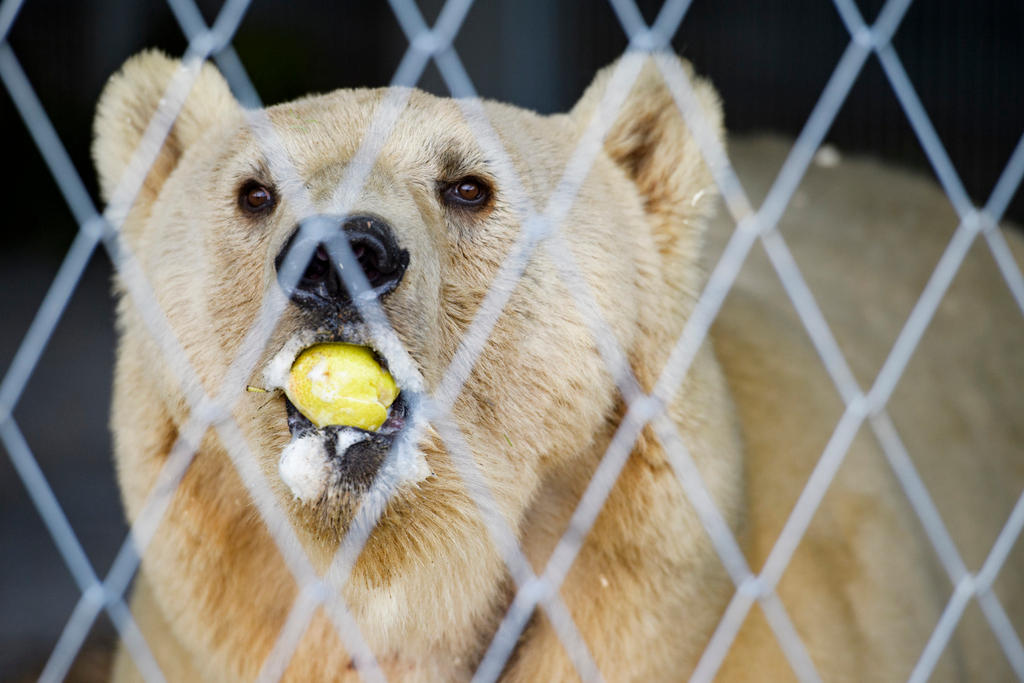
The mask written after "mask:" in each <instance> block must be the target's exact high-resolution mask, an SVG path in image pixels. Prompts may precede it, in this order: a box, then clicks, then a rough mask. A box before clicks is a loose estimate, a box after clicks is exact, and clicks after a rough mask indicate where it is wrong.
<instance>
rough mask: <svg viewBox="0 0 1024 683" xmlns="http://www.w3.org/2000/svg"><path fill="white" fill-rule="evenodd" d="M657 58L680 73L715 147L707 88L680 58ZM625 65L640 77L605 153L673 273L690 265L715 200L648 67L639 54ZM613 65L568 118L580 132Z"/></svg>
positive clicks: (717, 132) (713, 100) (716, 122)
mask: <svg viewBox="0 0 1024 683" xmlns="http://www.w3.org/2000/svg"><path fill="white" fill-rule="evenodd" d="M657 58H658V59H669V60H673V61H674V62H676V63H677V64H680V65H681V66H682V68H683V70H684V71H685V72H686V75H687V77H688V78H689V80H690V83H691V85H692V86H693V91H694V94H695V95H696V97H697V101H698V102H699V103H700V106H701V109H702V111H703V114H704V120H705V122H706V123H707V129H708V130H709V131H710V132H711V133H712V134H713V135H714V136H715V137H717V138H718V139H719V140H721V139H722V107H721V104H720V102H719V100H718V95H717V94H716V93H715V91H714V89H713V88H712V87H711V85H710V84H709V83H708V82H707V81H705V80H703V79H700V78H697V77H696V76H695V75H694V73H693V67H691V66H690V64H689V63H687V62H685V61H683V60H681V59H679V58H678V57H675V56H674V55H668V54H663V55H658V57H657ZM627 59H628V60H639V64H637V66H639V67H640V74H639V76H638V78H637V79H636V82H635V83H634V84H633V87H632V89H631V90H630V92H629V94H628V95H627V96H626V99H625V102H624V103H623V105H622V108H621V109H620V110H619V113H618V116H617V117H616V120H615V123H613V124H612V126H611V128H610V129H609V130H608V133H607V135H606V136H605V139H604V149H605V152H606V153H607V154H608V156H610V157H611V159H612V160H613V161H615V163H616V164H618V166H619V167H620V168H622V169H623V170H624V171H625V173H626V175H628V176H629V177H630V179H631V180H632V181H633V182H634V183H635V184H636V186H637V189H638V190H639V191H640V195H641V196H642V197H643V200H644V207H645V209H646V211H647V213H648V216H649V217H650V219H651V227H652V229H653V230H654V237H655V240H656V241H657V244H658V248H659V250H660V251H661V253H662V256H663V257H664V265H665V266H666V268H667V269H670V272H671V271H674V270H675V269H676V268H679V267H685V266H687V265H690V264H692V263H695V262H696V259H697V256H698V254H699V251H700V247H701V243H702V238H703V232H704V223H705V221H706V219H707V218H708V217H709V216H710V214H711V213H712V211H713V209H714V205H715V200H716V198H717V197H718V192H717V188H716V186H715V184H714V182H712V178H711V172H710V170H709V169H708V167H707V165H706V164H705V163H704V159H703V157H702V156H701V153H700V148H699V145H698V144H697V141H696V140H695V139H694V137H693V135H692V134H691V131H690V129H689V127H688V126H687V125H686V122H685V121H684V120H683V115H682V112H681V111H680V110H679V107H678V106H677V105H676V103H675V100H674V99H673V97H672V93H671V91H670V90H669V88H668V86H667V85H666V83H665V80H664V78H663V77H662V74H661V71H660V70H659V69H658V66H657V64H655V62H654V59H653V58H651V57H650V56H647V55H644V54H638V53H630V54H627V55H626V56H624V57H622V58H621V60H627ZM621 60H620V61H621ZM619 64H620V62H616V63H615V64H612V65H611V66H607V67H605V68H604V69H602V70H601V71H600V72H598V74H597V76H596V77H595V78H594V81H593V83H591V85H590V87H588V88H587V91H586V92H585V93H584V94H583V97H582V98H580V101H579V102H578V103H577V104H576V106H575V107H573V110H572V112H570V116H571V117H572V118H573V119H575V120H576V122H577V125H578V126H580V129H581V130H582V129H583V128H584V127H585V126H587V125H588V124H589V123H590V120H591V118H592V117H593V115H594V114H595V112H597V110H598V107H599V105H600V103H601V100H602V98H603V97H604V96H605V92H606V90H607V89H608V87H609V84H610V82H611V78H612V73H613V72H614V70H615V68H616V67H617V66H618V65H619ZM673 66H674V65H673ZM676 272H678V271H676Z"/></svg>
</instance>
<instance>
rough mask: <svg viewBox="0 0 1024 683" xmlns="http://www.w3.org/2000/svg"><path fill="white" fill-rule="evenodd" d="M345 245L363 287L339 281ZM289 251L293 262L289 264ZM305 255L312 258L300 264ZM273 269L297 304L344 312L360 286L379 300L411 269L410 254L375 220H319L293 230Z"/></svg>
mask: <svg viewBox="0 0 1024 683" xmlns="http://www.w3.org/2000/svg"><path fill="white" fill-rule="evenodd" d="M343 240H344V241H347V242H348V245H349V247H350V248H351V255H352V257H353V258H354V261H352V262H350V263H352V264H358V266H359V269H360V270H361V271H362V275H363V277H364V278H365V283H363V282H359V280H360V278H358V277H355V276H353V277H349V278H344V277H342V275H341V273H342V272H343V271H344V265H345V263H346V261H347V260H348V259H347V255H346V253H345V248H344V244H343V242H342V241H343ZM314 244H315V246H314ZM293 251H294V252H295V256H293V257H292V258H289V257H288V255H289V254H290V253H292V252H293ZM305 253H309V254H310V255H309V256H308V257H307V258H305V259H303V258H302V257H303V256H304V255H305ZM274 264H275V266H276V267H277V279H278V282H280V283H281V286H282V287H283V288H284V290H285V292H287V293H288V295H289V296H290V297H291V298H292V300H293V301H295V302H296V303H298V304H300V305H304V306H316V307H322V306H325V305H326V306H347V305H349V304H351V302H352V297H353V295H355V294H358V293H359V292H360V289H361V287H362V286H364V285H368V286H369V289H370V290H371V291H372V292H373V293H374V294H376V295H377V296H382V295H384V294H386V293H387V292H390V291H391V290H393V289H394V288H395V287H397V286H398V283H399V282H400V281H401V280H402V276H403V275H405V269H406V267H407V266H408V265H409V252H407V251H405V250H404V249H400V248H399V246H398V241H397V240H396V239H395V233H394V231H393V230H392V229H391V226H389V225H388V224H387V223H385V222H384V221H382V220H380V219H379V218H375V217H373V216H351V217H349V218H345V219H343V220H338V219H331V218H327V217H319V216H318V217H316V218H315V219H311V220H309V221H307V226H306V229H305V230H304V231H303V230H302V229H301V228H296V230H295V232H293V233H292V234H291V236H290V237H289V238H288V241H287V242H285V244H284V247H282V249H281V251H280V253H278V255H277V258H276V259H275V260H274ZM300 270H301V273H300ZM350 272H351V271H350Z"/></svg>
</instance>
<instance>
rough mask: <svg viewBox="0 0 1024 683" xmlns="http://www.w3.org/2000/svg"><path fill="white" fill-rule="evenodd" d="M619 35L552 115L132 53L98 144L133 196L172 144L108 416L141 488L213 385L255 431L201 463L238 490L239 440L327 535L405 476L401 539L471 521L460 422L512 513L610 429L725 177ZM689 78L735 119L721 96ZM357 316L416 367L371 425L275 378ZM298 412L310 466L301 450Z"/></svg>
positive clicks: (363, 337)
mask: <svg viewBox="0 0 1024 683" xmlns="http://www.w3.org/2000/svg"><path fill="white" fill-rule="evenodd" d="M625 59H626V60H631V61H630V62H629V63H627V64H626V68H624V69H623V72H622V73H625V74H627V75H628V74H629V73H630V71H631V70H632V71H633V72H635V73H638V74H639V75H638V77H637V79H636V81H635V83H634V84H633V85H632V86H631V88H629V89H628V91H627V90H622V91H621V92H615V91H614V90H615V89H609V87H608V85H609V82H610V81H611V79H612V75H613V69H614V67H609V69H606V70H605V71H603V72H601V73H600V74H599V75H598V76H597V78H596V79H595V81H594V83H593V84H592V85H591V86H590V88H589V89H588V91H587V92H586V93H585V94H584V96H583V98H582V99H581V101H580V102H579V103H578V104H577V105H576V107H575V108H574V109H573V110H572V111H571V112H569V113H568V114H558V115H552V116H541V115H538V114H535V113H532V112H528V111H524V110H522V109H519V108H516V107H512V106H507V105H503V104H498V103H494V102H486V101H484V102H480V101H472V102H460V101H457V100H451V99H444V98H438V97H434V96H431V95H428V94H425V93H422V92H419V91H416V90H403V89H378V90H343V91H337V92H334V93H330V94H327V95H318V96H312V97H307V98H303V99H300V100H297V101H294V102H291V103H288V104H281V105H277V106H273V107H270V108H268V109H266V110H263V111H260V112H248V111H244V110H243V109H242V108H241V107H240V106H239V105H238V104H237V103H236V101H235V99H234V98H233V97H232V95H231V93H230V91H229V89H228V86H227V84H226V83H225V81H224V80H223V78H222V77H221V76H220V75H219V74H218V73H217V72H216V71H215V70H214V69H213V68H212V67H211V66H209V65H205V66H202V67H201V68H200V67H196V68H195V69H194V70H192V71H190V70H189V67H187V66H182V65H181V64H180V63H179V62H177V61H175V60H171V59H169V58H167V57H164V56H162V55H161V54H158V53H155V52H150V53H145V54H142V55H140V56H138V57H136V58H134V59H132V60H131V61H129V62H128V63H127V64H126V65H125V66H124V68H123V69H122V71H121V72H120V73H119V74H118V75H116V76H115V77H114V78H112V79H111V82H110V84H109V85H108V86H107V89H106V91H105V92H104V95H103V97H102V100H101V103H100V106H99V112H98V116H97V120H96V141H95V146H94V157H95V161H96V165H97V168H98V170H99V175H100V182H101V187H102V191H103V193H104V195H105V197H106V198H107V199H108V200H110V199H114V200H115V201H117V200H118V198H119V197H120V195H119V194H118V193H121V194H124V192H125V187H130V184H131V178H132V174H133V172H135V173H137V171H136V170H135V169H136V166H137V165H138V163H139V161H138V159H139V158H143V157H144V154H145V150H146V149H151V150H152V151H154V152H156V155H155V162H154V163H153V165H152V166H151V168H150V170H149V172H148V175H146V177H145V180H144V182H143V183H142V185H141V187H140V188H139V190H138V192H137V194H136V195H135V196H134V202H133V203H132V204H131V208H130V210H128V211H127V212H126V213H125V215H124V222H123V227H122V229H121V233H122V235H121V239H122V242H123V245H124V247H125V250H124V251H125V254H126V256H127V258H129V260H130V261H131V263H132V264H134V265H132V267H131V268H128V269H127V270H123V271H122V273H121V275H120V276H119V281H118V290H119V292H120V294H121V299H120V307H119V326H120V333H121V335H122V341H121V347H120V351H119V361H118V375H117V388H116V398H115V415H114V431H115V437H116V439H117V445H118V458H119V468H120V473H121V477H122V484H123V486H124V488H125V495H126V500H127V503H128V507H129V510H130V512H137V510H138V508H139V506H140V505H141V503H142V501H143V499H144V493H145V492H146V491H147V490H148V486H142V485H139V486H135V485H133V484H132V483H131V482H126V478H131V477H135V476H141V475H136V474H134V473H135V472H136V471H138V470H139V469H140V468H141V469H144V470H146V471H147V472H149V474H147V475H146V477H148V479H145V478H144V481H145V482H147V483H151V482H152V480H153V477H154V476H155V474H154V473H155V469H153V468H154V467H155V464H158V463H159V462H160V461H161V457H162V456H164V455H166V453H160V452H159V450H160V446H159V444H157V441H158V439H157V437H155V436H152V434H156V433H162V434H165V435H166V434H171V435H177V434H179V433H180V432H181V430H183V429H184V427H185V425H186V424H187V423H188V421H189V418H190V416H194V415H195V408H196V405H195V401H194V397H196V396H200V397H202V396H207V397H212V398H214V399H217V400H219V401H221V402H222V403H223V404H224V405H226V406H227V408H228V410H230V412H231V414H232V416H233V418H234V419H235V420H236V421H237V423H238V425H239V426H240V427H241V430H240V437H241V442H242V443H241V445H239V444H234V445H232V444H228V443H225V442H224V441H225V440H226V438H227V437H225V432H223V431H222V432H219V433H218V435H217V436H211V435H210V434H208V435H207V437H206V438H205V440H204V441H203V442H202V445H203V448H204V449H207V450H203V451H201V456H200V461H197V462H196V463H194V464H193V469H197V470H199V471H200V472H201V474H200V473H195V472H192V473H190V474H189V476H188V477H186V482H185V485H186V487H188V486H190V485H191V486H192V487H193V488H192V491H193V493H194V494H195V495H197V496H199V495H202V496H205V497H207V498H208V499H209V500H218V501H222V502H223V501H235V500H236V499H237V498H238V496H237V495H236V492H237V485H238V484H237V480H236V479H235V478H234V475H233V474H228V473H227V472H228V471H229V470H230V468H231V464H230V463H229V462H228V459H227V458H225V457H223V456H224V452H225V450H226V451H232V449H234V456H233V457H235V458H236V462H237V459H238V458H242V459H243V460H247V461H248V462H250V463H253V462H254V463H255V465H257V466H258V467H259V468H260V470H261V471H262V473H263V475H264V476H265V479H266V481H268V482H269V483H270V485H271V488H272V490H273V491H274V492H275V493H276V495H277V496H278V499H279V501H280V502H281V503H282V504H284V505H285V506H286V507H287V509H288V511H289V513H290V514H291V515H292V517H293V520H296V526H297V527H298V528H300V529H301V530H303V532H304V533H305V534H306V538H307V539H309V540H311V542H314V543H315V542H316V541H317V540H321V541H323V542H324V545H325V546H327V545H330V544H332V543H336V541H337V539H338V537H339V534H340V533H341V532H343V531H344V530H345V529H346V528H347V527H348V526H349V525H350V522H351V520H352V516H353V515H354V514H355V512H356V510H357V509H358V507H359V505H360V504H361V503H363V502H365V501H367V500H373V501H377V502H382V501H384V500H385V498H387V499H388V501H389V502H388V503H387V505H386V506H381V509H380V510H378V511H377V512H378V513H382V516H381V519H380V524H381V527H380V528H381V529H383V530H384V533H391V534H400V535H405V536H408V537H409V539H411V540H409V543H407V544H405V545H407V546H408V545H415V546H417V547H418V546H419V545H426V546H429V540H428V539H429V537H430V535H431V534H437V535H443V534H444V533H445V530H446V529H450V528H452V527H453V526H458V525H459V524H463V523H464V524H467V525H474V524H476V523H477V522H476V521H475V520H476V518H477V515H476V513H475V511H474V510H475V506H474V504H473V502H472V500H471V498H470V497H469V496H468V495H467V493H466V485H465V484H464V482H463V478H462V476H463V475H464V474H466V471H465V470H464V469H460V468H459V466H458V464H457V463H456V462H455V458H454V457H453V455H452V454H450V453H449V448H450V447H451V446H452V445H453V444H459V446H458V447H459V448H463V449H464V450H465V453H466V454H469V456H470V457H472V458H473V459H474V460H475V463H476V466H477V470H476V471H478V472H479V473H481V474H482V476H483V477H484V480H485V483H486V484H487V486H488V489H489V490H490V492H491V494H492V495H493V500H494V502H495V503H496V505H497V506H498V509H499V511H500V512H501V513H502V514H503V516H504V517H505V518H506V519H507V520H508V521H509V522H510V524H512V526H513V528H515V527H516V525H518V524H519V522H520V521H521V518H522V516H523V514H524V512H525V510H526V509H527V508H528V506H529V504H530V502H531V500H532V498H533V497H534V496H535V494H536V492H537V491H538V489H539V487H540V486H541V485H542V484H543V483H544V481H545V479H546V478H548V477H549V475H550V473H551V472H554V471H555V470H557V469H559V468H565V467H566V466H567V464H571V463H572V462H573V461H574V459H577V458H579V457H580V456H581V455H582V454H584V453H588V452H590V451H593V450H595V449H601V451H602V452H603V448H604V447H605V446H606V444H607V441H608V438H609V437H610V434H611V433H612V430H613V429H614V427H615V425H616V424H617V422H618V421H619V420H620V419H621V417H622V415H623V411H624V408H623V400H622V398H621V396H620V392H619V389H618V385H617V382H618V381H620V380H622V379H623V375H622V373H621V372H619V371H616V370H615V369H614V366H615V363H616V362H617V353H618V352H619V351H621V352H622V354H623V357H622V358H621V359H618V360H622V361H625V362H626V363H628V364H629V367H630V368H631V370H632V372H633V374H634V375H635V376H636V378H637V379H638V380H639V383H640V388H641V389H642V390H650V388H651V385H652V384H653V381H654V379H655V378H656V377H657V373H658V372H659V371H660V369H661V367H662V365H663V364H664V361H665V359H666V357H667V352H668V350H669V349H670V348H671V345H672V342H673V341H674V340H675V338H676V337H677V336H678V335H679V333H680V331H681V329H682V326H683V323H684V322H685V319H686V315H687V313H688V311H689V310H690V308H691V306H692V303H693V300H694V295H695V292H696V290H697V288H698V286H699V283H700V274H699V273H698V265H697V262H698V252H699V248H700V242H701V231H702V229H703V227H702V226H703V222H704V220H705V218H706V216H707V214H708V213H709V211H710V210H711V206H712V204H713V202H714V199H715V195H716V193H715V191H714V187H713V183H712V182H711V178H710V174H709V172H708V170H707V168H706V166H705V164H704V162H703V160H702V158H701V154H700V151H699V146H698V144H697V141H696V140H695V139H694V136H693V135H692V134H691V132H690V130H689V129H688V127H687V125H686V124H685V123H684V120H683V117H682V115H681V114H680V112H679V109H678V107H677V106H676V104H675V102H674V100H673V96H672V94H671V92H670V90H669V88H668V87H667V86H666V85H665V83H664V80H663V78H662V76H661V74H660V72H659V69H658V68H657V67H656V65H655V63H654V61H653V60H652V59H651V58H649V57H643V56H636V55H634V56H628V57H626V58H625ZM665 59H673V60H674V59H675V58H668V57H665ZM672 64H673V65H674V67H675V68H678V66H679V63H678V62H672ZM683 68H684V69H686V70H687V72H688V73H690V74H691V76H692V71H690V69H689V67H688V66H687V65H685V64H684V65H683ZM176 77H177V78H184V79H185V80H184V81H183V82H184V83H185V84H186V85H188V82H189V79H190V78H194V79H195V82H194V85H193V87H192V89H191V91H190V93H189V95H188V97H187V99H186V100H185V101H184V104H183V105H182V106H181V108H180V111H179V112H178V113H177V117H176V118H175V119H174V122H173V125H172V126H170V128H169V132H168V133H167V135H166V136H160V135H156V136H155V137H154V135H153V133H152V128H150V133H149V134H147V127H151V126H158V125H159V123H160V122H159V121H157V122H156V123H155V124H153V123H151V118H152V117H153V114H154V112H156V111H157V110H158V107H159V106H160V104H161V100H162V98H163V97H164V96H165V90H166V89H167V87H168V85H169V84H170V83H171V82H172V80H173V79H174V78H176ZM692 82H693V83H694V85H695V91H694V92H695V94H696V96H697V100H698V101H699V103H700V106H701V108H702V110H703V115H704V119H705V120H706V122H707V123H708V125H709V131H710V132H711V133H713V134H715V135H719V134H720V127H721V114H720V108H719V105H718V102H717V98H716V97H715V95H714V93H713V91H712V90H711V88H710V86H709V85H707V84H706V83H704V82H703V81H700V80H699V79H693V80H692ZM620 90H621V89H620ZM616 100H618V101H616ZM619 104H621V106H620V107H619V108H618V109H617V110H616V111H617V113H616V114H615V115H614V117H611V110H610V109H609V107H613V108H614V107H616V106H618V105H619ZM172 113H173V112H172ZM158 132H159V131H158ZM601 132H604V135H603V138H602V137H601V136H600V133H601ZM588 136H590V137H589V138H588ZM140 142H143V143H144V144H142V146H141V147H140ZM147 145H148V147H147ZM137 148H139V149H141V150H142V151H141V152H140V151H138V150H137ZM157 149H158V150H159V151H158V152H157ZM133 155H136V156H133ZM125 179H127V180H125ZM132 194H133V193H131V192H128V194H127V195H125V196H127V197H128V198H129V199H131V198H132V197H131V195H132ZM120 198H121V199H124V197H120ZM543 215H546V216H547V217H548V218H550V219H551V220H550V221H545V220H540V219H539V218H538V217H539V216H543ZM346 245H347V246H346ZM346 263H347V264H348V265H349V272H352V271H353V269H354V268H355V266H358V270H359V271H361V275H362V278H358V277H355V278H354V279H353V278H344V277H342V275H341V274H342V273H343V272H344V268H343V266H344V265H345V264H346ZM135 266H138V268H135ZM350 280H351V281H350ZM367 289H369V290H372V294H370V293H368V291H367ZM140 292H141V293H140ZM145 292H150V293H151V295H152V296H151V298H147V296H145V295H144V294H145ZM353 292H354V294H353ZM154 303H155V304H158V310H155V311H154V310H151V308H152V305H153V304H154ZM378 306H379V308H378ZM147 307H150V309H147ZM380 314H382V317H381V315H380ZM154 320H156V322H155V323H154ZM268 321H269V322H268ZM164 323H166V324H167V327H161V325H163V324H164ZM385 323H386V324H385ZM167 330H170V331H171V332H173V338H172V339H167V338H161V335H164V334H166V332H167ZM608 339H614V341H615V344H608V343H606V342H607V340H608ZM337 341H343V342H349V343H352V344H356V345H363V346H367V347H369V348H371V349H372V350H373V353H374V354H375V355H376V358H377V359H378V360H379V361H380V362H381V363H382V364H383V366H384V367H386V368H387V369H389V370H390V372H391V374H392V375H393V376H394V377H395V380H396V382H397V385H398V389H399V390H400V391H401V394H400V395H399V398H398V399H397V400H396V402H395V403H394V404H392V406H391V408H390V413H389V417H388V420H387V421H386V422H385V423H384V425H383V426H381V427H380V428H379V429H378V430H376V431H361V430H358V429H356V428H354V427H337V426H333V427H323V428H317V427H315V426H314V425H313V424H311V423H310V422H309V420H308V419H306V417H304V416H303V415H302V414H301V413H300V412H299V411H298V410H296V409H295V406H292V405H291V404H290V402H289V401H288V400H287V399H286V398H285V397H284V396H283V395H281V393H280V392H279V391H277V390H276V388H277V387H279V386H280V385H281V380H282V377H283V376H285V375H286V374H287V372H288V368H289V367H290V365H291V363H292V361H293V360H294V359H295V357H296V356H297V354H299V352H300V351H302V350H303V349H304V348H306V347H309V346H310V345H313V344H316V343H319V342H337ZM168 349H171V350H170V351H169V350H168ZM174 349H179V350H180V351H181V352H182V353H181V354H180V356H175V354H174V352H173V350H174ZM182 360H184V361H187V365H185V364H183V363H182V362H181V361H182ZM238 368H245V369H246V372H242V373H239V372H238ZM247 385H252V386H255V387H259V388H262V389H266V390H268V392H251V391H250V392H247V391H246V387H247ZM427 396H430V397H432V398H431V399H430V400H426V399H425V397H427ZM201 402H202V401H201ZM207 405H208V404H207ZM215 423H216V422H215ZM147 431H148V432H149V433H151V434H150V435H149V436H140V435H139V432H147ZM211 434H212V432H211ZM442 436H443V437H444V438H441V437H442ZM299 440H305V441H303V443H304V444H305V446H306V448H305V450H304V451H303V453H302V456H301V457H302V462H301V463H300V464H301V465H302V467H299V468H298V469H299V470H301V471H299V474H295V468H294V467H293V469H292V472H291V475H290V476H291V479H289V474H288V473H287V472H284V471H283V470H284V468H283V467H280V466H279V465H280V460H281V458H282V454H283V453H284V452H285V450H286V448H287V447H288V446H289V444H290V443H292V444H294V443H295V442H297V441H299ZM165 442H166V443H167V444H169V443H172V442H173V440H172V439H170V438H169V437H168V438H166V439H165ZM160 443H164V442H160ZM154 444H157V445H154ZM403 444H404V447H403ZM165 447H166V446H165ZM146 449H155V450H156V451H157V452H155V453H144V452H142V451H145V450H146ZM208 453H213V454H220V455H207V454H208ZM154 456H161V457H154ZM217 462H219V463H220V464H212V463H217ZM147 468H148V469H147ZM303 468H305V469H303ZM303 477H304V478H303ZM232 487H235V488H232ZM197 491H198V492H199V493H196V492H197ZM383 493H393V494H394V495H393V496H390V497H388V496H385V495H383ZM223 504H224V505H229V504H233V503H230V502H224V503H223ZM378 535H379V533H378V534H375V536H378ZM395 540H396V539H395V538H394V537H391V538H389V540H388V541H386V543H388V544H394V543H395ZM374 546H375V544H374V542H372V541H371V543H370V545H369V546H368V550H369V552H371V553H372V552H373V547H374Z"/></svg>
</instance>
